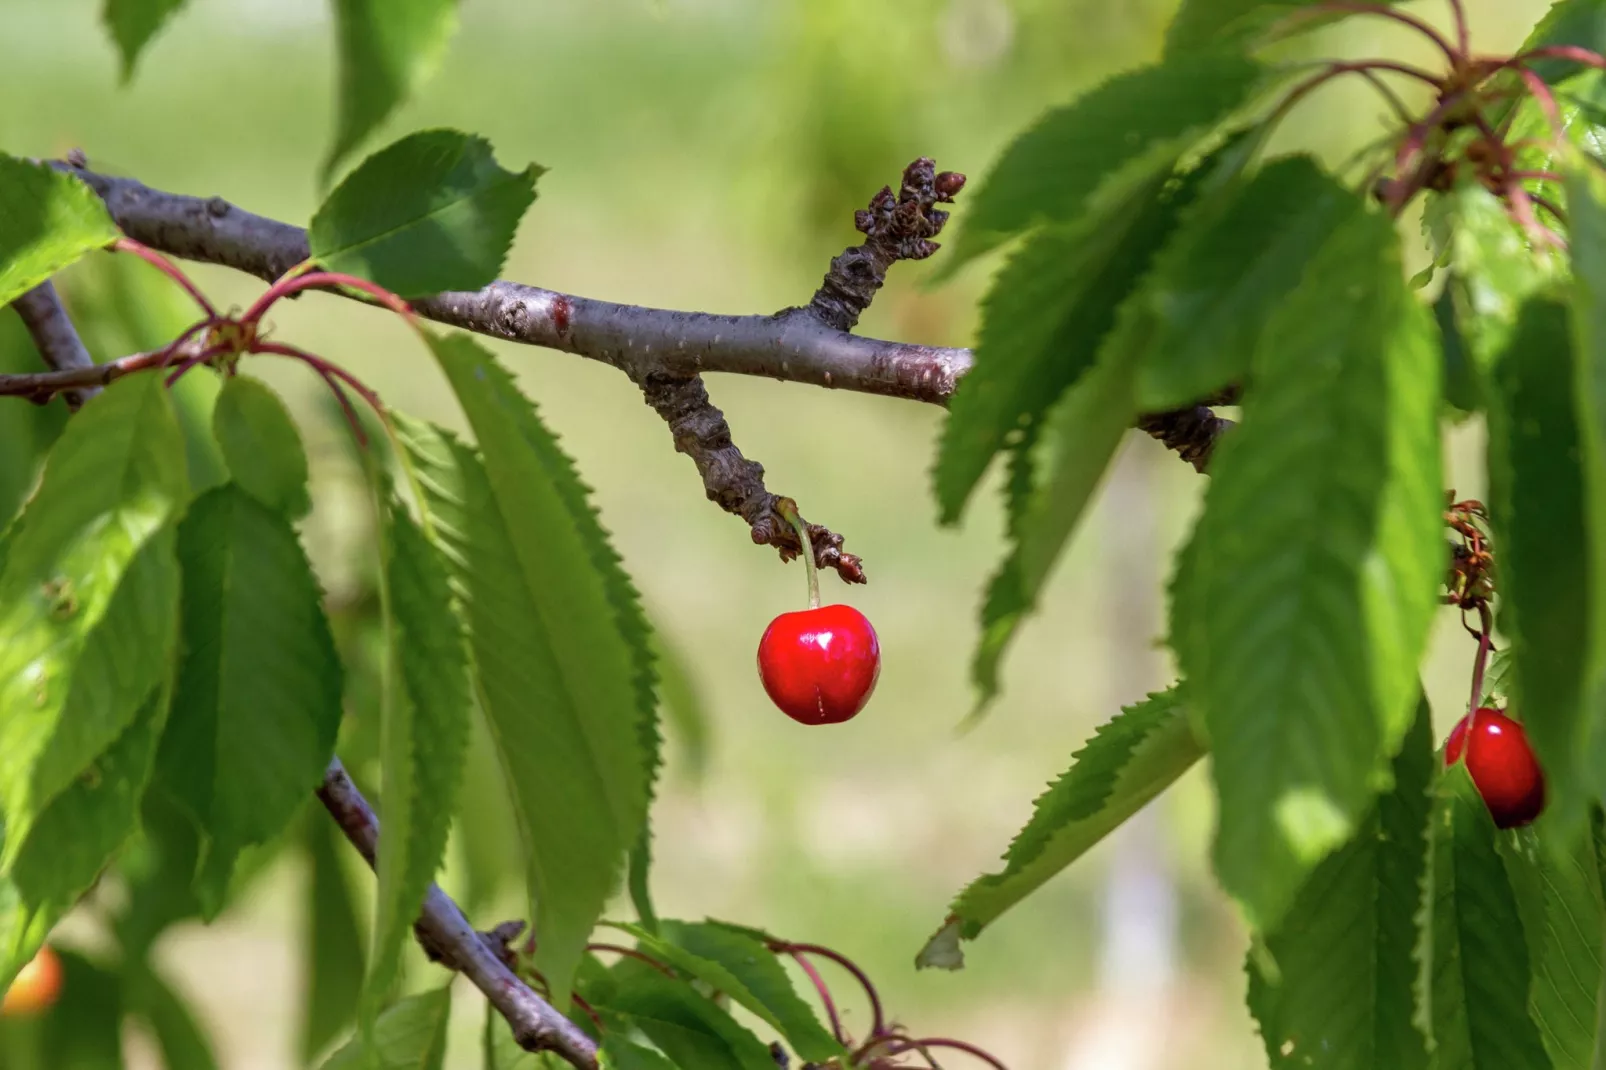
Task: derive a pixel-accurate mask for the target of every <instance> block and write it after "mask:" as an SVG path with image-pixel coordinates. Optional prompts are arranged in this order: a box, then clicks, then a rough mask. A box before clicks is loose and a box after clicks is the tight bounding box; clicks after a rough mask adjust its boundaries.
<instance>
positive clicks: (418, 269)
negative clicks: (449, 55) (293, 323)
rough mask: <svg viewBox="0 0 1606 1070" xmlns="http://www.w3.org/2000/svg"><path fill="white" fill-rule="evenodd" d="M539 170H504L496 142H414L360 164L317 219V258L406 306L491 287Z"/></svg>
mask: <svg viewBox="0 0 1606 1070" xmlns="http://www.w3.org/2000/svg"><path fill="white" fill-rule="evenodd" d="M541 172H542V168H540V167H539V166H537V165H535V164H531V165H529V166H528V167H526V168H525V169H524V170H523V171H520V172H518V173H516V174H515V173H514V172H512V171H506V170H503V169H502V167H501V166H499V165H498V164H497V162H496V159H495V157H493V156H492V154H491V145H490V142H488V141H486V140H485V139H484V138H478V137H470V136H469V135H467V134H462V133H458V132H457V131H456V130H425V131H422V132H420V133H417V134H409V135H408V136H407V137H404V138H402V139H401V140H400V141H398V142H396V143H395V144H393V145H391V146H389V147H388V148H385V149H382V150H380V151H379V152H377V153H375V154H374V155H372V156H370V157H368V159H366V160H364V161H363V162H362V164H361V165H360V166H359V167H358V168H357V169H356V170H355V171H353V172H352V173H351V174H350V175H348V176H346V178H345V180H344V181H342V182H341V183H340V185H339V186H337V187H335V190H334V192H333V193H331V194H329V198H328V199H327V200H325V201H324V203H323V205H322V206H321V207H320V208H319V209H318V213H317V214H316V215H314V216H313V217H312V226H311V227H310V228H308V230H307V240H308V241H309V242H310V243H311V246H312V257H313V259H314V260H317V261H318V262H320V263H321V264H323V266H324V267H326V268H328V269H329V270H330V271H343V272H347V273H349V274H353V275H360V276H362V277H363V278H365V279H370V280H372V281H374V282H377V283H378V284H379V285H381V286H383V287H385V288H386V289H388V290H393V291H395V292H396V293H398V294H400V295H401V296H403V297H419V296H423V295H425V294H433V293H439V292H441V291H443V290H478V289H479V288H480V287H482V286H486V285H489V284H490V283H491V282H493V281H495V279H496V277H497V276H498V275H499V274H501V272H502V262H503V261H504V260H506V259H507V251H508V249H509V247H511V246H512V244H513V236H514V234H515V233H516V232H517V231H518V227H519V220H520V219H521V218H523V216H524V213H525V210H526V209H528V208H529V207H530V205H531V204H532V203H534V201H535V180H536V178H537V177H538V176H540V174H541Z"/></svg>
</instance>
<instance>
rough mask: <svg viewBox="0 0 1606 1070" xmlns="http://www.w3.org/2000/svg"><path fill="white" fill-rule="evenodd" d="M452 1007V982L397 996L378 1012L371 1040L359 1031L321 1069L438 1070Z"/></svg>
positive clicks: (443, 1057)
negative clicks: (390, 1004)
mask: <svg viewBox="0 0 1606 1070" xmlns="http://www.w3.org/2000/svg"><path fill="white" fill-rule="evenodd" d="M451 1011H452V988H451V985H447V986H446V987H444V988H438V989H436V990H435V991H433V992H424V993H421V994H419V995H416V996H408V997H407V998H406V999H403V1000H399V1001H397V1003H396V1004H395V1005H394V1006H392V1007H391V1008H390V1009H388V1010H386V1011H385V1013H384V1014H381V1015H380V1016H379V1021H378V1023H377V1024H376V1025H375V1027H374V1036H373V1041H372V1043H371V1044H370V1043H369V1042H367V1041H365V1040H364V1038H363V1036H362V1034H360V1033H359V1034H358V1035H357V1036H355V1037H352V1038H351V1040H350V1042H349V1043H347V1044H346V1046H345V1047H343V1048H341V1049H340V1050H339V1051H337V1052H335V1053H334V1054H333V1055H331V1056H329V1058H328V1059H327V1060H326V1061H325V1062H324V1064H323V1070H441V1066H442V1065H443V1063H444V1061H445V1058H446V1027H447V1024H448V1020H449V1019H450V1017H451Z"/></svg>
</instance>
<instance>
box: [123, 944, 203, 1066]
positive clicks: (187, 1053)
mask: <svg viewBox="0 0 1606 1070" xmlns="http://www.w3.org/2000/svg"><path fill="white" fill-rule="evenodd" d="M124 969H125V971H126V972H125V975H124V978H123V998H124V999H125V1000H126V1001H127V1004H128V1009H129V1011H130V1012H131V1013H133V1014H134V1015H136V1016H138V1017H140V1018H142V1019H144V1021H145V1024H146V1025H148V1026H149V1027H150V1030H151V1032H152V1034H154V1035H155V1037H156V1044H157V1047H159V1048H160V1049H161V1051H162V1065H163V1067H164V1070H216V1067H217V1065H218V1062H217V1057H216V1056H215V1055H213V1054H212V1043H211V1041H209V1040H208V1039H207V1037H206V1033H205V1032H204V1031H203V1030H202V1029H201V1026H200V1023H198V1022H197V1021H196V1020H195V1015H194V1013H193V1012H192V1011H191V1010H190V1007H189V1004H188V1003H187V1002H186V1001H185V999H184V997H183V996H180V995H179V994H178V993H177V992H175V991H173V988H172V986H171V985H169V984H168V983H167V982H166V981H165V980H164V979H163V978H162V976H161V975H160V974H159V973H157V972H156V971H155V969H154V968H153V967H151V966H150V965H149V964H148V963H146V964H142V965H140V966H138V967H133V966H125V967H124Z"/></svg>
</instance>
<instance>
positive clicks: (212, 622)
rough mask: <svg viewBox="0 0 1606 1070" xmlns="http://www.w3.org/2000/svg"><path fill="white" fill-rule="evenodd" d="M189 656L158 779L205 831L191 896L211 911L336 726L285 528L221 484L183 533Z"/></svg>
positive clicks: (303, 782)
mask: <svg viewBox="0 0 1606 1070" xmlns="http://www.w3.org/2000/svg"><path fill="white" fill-rule="evenodd" d="M179 560H180V562H181V563H182V566H183V571H184V585H183V591H184V593H183V628H184V645H185V654H184V657H183V659H182V661H181V663H180V666H179V680H178V689H177V692H176V694H175V695H174V699H173V712H172V716H171V718H170V720H169V727H168V732H167V734H166V736H165V737H164V738H163V740H162V751H161V754H160V756H159V764H158V771H159V775H160V777H161V780H162V783H163V785H164V787H165V788H166V790H167V791H168V792H169V793H170V794H171V795H172V796H173V797H174V799H176V800H177V801H178V802H180V803H181V804H182V805H183V806H184V807H185V809H186V810H187V811H188V812H189V813H190V815H191V817H192V818H193V819H194V820H195V821H196V822H197V823H198V824H199V825H200V827H201V828H202V829H203V830H204V831H205V833H206V835H207V839H208V842H207V845H206V849H205V854H204V857H203V859H202V865H201V868H202V875H201V878H200V880H201V886H200V892H201V896H202V903H203V907H204V908H205V911H206V913H207V914H208V915H210V914H212V913H215V912H216V910H217V909H218V907H219V905H220V903H221V897H222V894H223V891H224V890H225V888H226V886H227V884H228V880H229V876H230V873H231V871H232V870H233V867H234V860H235V857H236V856H237V855H238V854H239V852H240V850H241V849H242V848H244V847H246V846H248V845H252V844H266V843H269V842H270V841H272V840H273V839H274V838H275V837H277V836H278V835H279V834H280V832H282V831H283V830H284V829H285V827H286V826H287V825H288V824H289V822H290V819H291V818H292V817H293V816H295V814H296V812H297V811H298V810H299V809H300V808H301V806H302V805H303V804H304V803H305V802H306V801H307V799H308V798H310V796H311V794H312V790H313V789H314V788H315V787H317V785H318V783H319V782H320V780H321V779H322V777H323V771H324V767H325V766H326V765H327V763H328V761H329V757H330V755H331V754H332V753H333V752H334V743H335V733H336V731H337V729H338V728H339V725H340V714H341V707H340V691H341V687H340V664H339V661H338V659H337V657H336V654H335V649H334V642H333V640H332V639H331V638H330V634H329V624H328V621H327V620H326V619H325V618H324V614H323V608H322V605H321V602H322V598H321V595H320V592H319V590H318V584H317V581H316V579H314V577H313V575H312V571H311V569H310V567H309V566H308V563H307V558H306V554H305V553H304V552H303V551H302V549H301V545H300V543H299V542H298V541H297V539H296V535H295V532H294V531H293V530H292V529H291V527H290V523H289V521H288V520H287V519H286V518H285V517H284V516H282V515H281V514H278V513H275V512H272V511H271V510H269V509H268V508H267V507H266V506H264V505H262V503H261V502H259V501H258V500H257V499H256V498H254V497H252V496H251V495H249V494H247V493H246V492H245V491H243V490H241V489H240V488H239V487H238V486H237V485H236V484H233V483H229V484H225V485H224V486H222V487H218V488H215V489H213V490H210V491H207V492H206V493H205V494H203V495H202V496H201V497H199V498H198V499H196V501H195V503H194V504H193V505H192V506H191V507H190V513H189V516H188V517H186V518H185V520H184V523H183V525H182V526H181V527H180V529H179Z"/></svg>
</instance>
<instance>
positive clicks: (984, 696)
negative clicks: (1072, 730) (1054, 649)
mask: <svg viewBox="0 0 1606 1070" xmlns="http://www.w3.org/2000/svg"><path fill="white" fill-rule="evenodd" d="M1121 339H1122V332H1121V331H1120V330H1119V329H1117V331H1116V333H1115V334H1114V335H1112V336H1111V338H1110V343H1111V344H1108V345H1106V346H1105V349H1104V352H1103V353H1102V354H1101V355H1100V357H1099V359H1098V363H1097V364H1096V365H1095V366H1094V367H1093V369H1092V370H1091V371H1089V372H1088V373H1087V374H1086V375H1084V376H1082V378H1081V379H1079V380H1077V382H1076V384H1075V385H1074V386H1072V387H1071V388H1070V390H1069V391H1067V392H1066V394H1065V395H1064V396H1063V397H1062V398H1061V399H1060V400H1059V402H1058V404H1056V405H1055V406H1054V408H1053V409H1052V410H1050V411H1049V412H1048V413H1047V414H1046V415H1045V416H1044V417H1043V420H1042V424H1041V427H1040V429H1039V430H1038V431H1037V434H1036V436H1035V437H1037V438H1039V439H1040V440H1041V441H1040V444H1039V446H1038V447H1037V449H1035V450H1024V449H1023V450H1022V451H1021V456H1025V457H1029V458H1031V461H1030V463H1031V465H1032V467H1033V468H1035V469H1037V470H1039V471H1040V472H1041V475H1040V476H1039V477H1038V478H1037V479H1036V480H1035V485H1030V484H1028V489H1026V490H1025V492H1024V493H1022V494H1018V495H1016V498H1017V501H1016V504H1015V506H1014V507H1012V508H1011V510H1010V515H1011V516H1012V517H1013V518H1014V520H1013V523H1012V525H1011V531H1010V542H1011V544H1012V545H1011V547H1010V553H1009V556H1008V557H1007V558H1005V559H1004V563H1003V565H1002V566H1001V567H1000V568H999V570H998V572H997V574H996V575H994V576H993V579H992V583H991V584H990V585H989V587H988V589H987V599H986V601H985V602H984V603H983V605H982V613H981V641H980V642H979V643H978V644H977V647H976V654H975V658H974V660H973V661H972V664H971V676H972V678H973V679H974V680H975V682H976V689H977V691H978V694H977V699H976V706H975V710H974V712H973V713H972V714H971V717H972V719H974V718H975V717H977V716H978V715H980V713H981V712H982V710H983V709H984V708H985V707H986V706H987V705H988V703H990V702H991V701H992V700H993V698H994V697H996V696H997V694H998V690H999V683H998V663H999V661H1000V660H1001V659H1002V657H1003V655H1004V650H1005V649H1006V648H1007V647H1008V645H1009V642H1010V640H1011V639H1013V638H1014V636H1015V631H1016V630H1017V629H1018V628H1019V627H1020V625H1021V623H1022V622H1023V621H1024V619H1025V618H1026V617H1027V616H1028V615H1029V614H1031V613H1032V612H1033V611H1035V610H1036V608H1037V600H1038V597H1039V596H1040V595H1041V594H1042V591H1043V587H1044V585H1045V584H1046V583H1047V582H1048V578H1049V575H1050V574H1051V573H1052V571H1053V568H1054V563H1055V562H1056V561H1057V560H1058V559H1059V555H1060V552H1061V550H1063V549H1064V547H1065V544H1066V543H1067V542H1068V541H1069V540H1070V537H1071V533H1072V532H1073V531H1075V530H1076V525H1077V523H1078V521H1080V520H1081V517H1082V513H1083V511H1084V510H1085V509H1086V507H1087V503H1088V502H1089V501H1091V500H1092V497H1093V492H1094V490H1095V489H1096V488H1097V487H1098V484H1099V481H1100V479H1101V478H1102V477H1103V475H1104V472H1105V469H1106V468H1108V467H1109V463H1110V460H1111V458H1113V457H1114V456H1115V451H1116V447H1118V446H1119V445H1120V443H1121V439H1122V437H1123V436H1124V434H1125V433H1126V430H1127V428H1129V427H1131V426H1132V420H1133V418H1134V417H1135V416H1136V415H1137V411H1138V410H1137V402H1136V398H1135V394H1134V382H1135V380H1136V378H1137V371H1138V362H1137V360H1135V359H1134V357H1135V354H1134V353H1132V352H1131V351H1130V349H1131V347H1130V346H1127V345H1124V344H1118V343H1120V342H1121ZM1033 455H1035V456H1033ZM1012 482H1014V481H1012Z"/></svg>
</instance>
